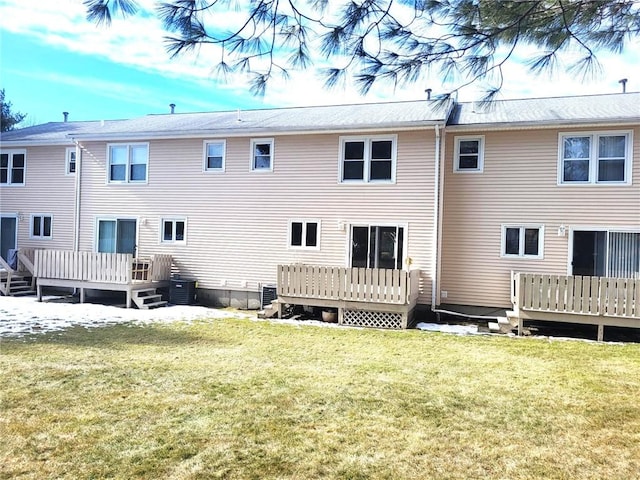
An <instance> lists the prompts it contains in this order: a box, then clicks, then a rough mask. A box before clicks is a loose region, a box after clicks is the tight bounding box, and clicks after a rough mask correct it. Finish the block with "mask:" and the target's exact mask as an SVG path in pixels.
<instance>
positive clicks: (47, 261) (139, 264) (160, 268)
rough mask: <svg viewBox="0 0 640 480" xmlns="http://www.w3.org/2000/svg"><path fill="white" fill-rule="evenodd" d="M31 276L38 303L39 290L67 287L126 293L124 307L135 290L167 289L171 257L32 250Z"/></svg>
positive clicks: (82, 298) (82, 294) (81, 295)
mask: <svg viewBox="0 0 640 480" xmlns="http://www.w3.org/2000/svg"><path fill="white" fill-rule="evenodd" d="M33 274H34V276H35V277H36V278H37V295H38V300H39V301H40V300H42V287H47V286H48V287H70V288H77V289H79V290H80V302H81V303H82V302H84V299H85V290H86V289H90V290H113V291H123V292H126V295H127V301H126V306H127V308H129V307H131V305H132V295H133V293H134V292H136V291H142V290H148V289H150V288H160V287H164V286H167V285H168V283H169V279H170V278H171V255H152V256H150V257H148V258H133V255H131V254H123V253H95V252H74V251H69V250H36V251H35V253H34V259H33Z"/></svg>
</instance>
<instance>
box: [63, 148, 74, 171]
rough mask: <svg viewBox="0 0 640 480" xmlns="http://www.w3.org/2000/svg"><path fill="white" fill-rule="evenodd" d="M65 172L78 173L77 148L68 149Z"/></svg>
mask: <svg viewBox="0 0 640 480" xmlns="http://www.w3.org/2000/svg"><path fill="white" fill-rule="evenodd" d="M65 165H66V166H65V173H66V174H67V175H75V173H76V148H75V147H69V148H67V151H66V160H65Z"/></svg>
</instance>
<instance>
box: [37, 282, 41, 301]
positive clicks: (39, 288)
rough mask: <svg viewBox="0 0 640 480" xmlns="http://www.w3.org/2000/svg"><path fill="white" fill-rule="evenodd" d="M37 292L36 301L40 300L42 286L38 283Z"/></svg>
mask: <svg viewBox="0 0 640 480" xmlns="http://www.w3.org/2000/svg"><path fill="white" fill-rule="evenodd" d="M36 291H37V294H38V301H39V302H41V301H42V286H41V285H40V284H38V287H37V288H36Z"/></svg>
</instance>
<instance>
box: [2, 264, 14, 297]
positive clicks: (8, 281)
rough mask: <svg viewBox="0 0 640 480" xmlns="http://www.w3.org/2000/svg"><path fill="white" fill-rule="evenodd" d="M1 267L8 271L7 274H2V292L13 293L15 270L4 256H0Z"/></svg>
mask: <svg viewBox="0 0 640 480" xmlns="http://www.w3.org/2000/svg"><path fill="white" fill-rule="evenodd" d="M0 268H2V269H3V270H5V271H6V276H5V275H2V277H3V278H0V293H2V294H3V295H6V296H9V295H10V293H11V277H12V276H13V274H14V273H15V270H14V269H13V268H11V266H9V264H8V263H7V262H6V261H5V260H4V258H2V257H0ZM4 280H6V281H4Z"/></svg>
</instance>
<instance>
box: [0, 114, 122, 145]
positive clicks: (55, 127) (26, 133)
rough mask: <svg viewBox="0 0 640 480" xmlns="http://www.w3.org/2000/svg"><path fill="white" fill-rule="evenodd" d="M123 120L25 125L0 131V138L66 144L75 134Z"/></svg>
mask: <svg viewBox="0 0 640 480" xmlns="http://www.w3.org/2000/svg"><path fill="white" fill-rule="evenodd" d="M120 122H123V120H108V121H104V122H96V121H90V122H49V123H43V124H40V125H34V126H33V127H25V128H20V129H17V130H11V131H9V132H2V133H1V134H0V140H2V143H3V144H4V143H7V142H13V143H16V142H24V143H29V144H33V145H37V144H42V145H67V144H72V143H73V141H72V138H73V137H74V136H76V135H82V134H86V133H88V132H92V131H95V130H97V129H99V128H102V125H108V124H115V123H120Z"/></svg>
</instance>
